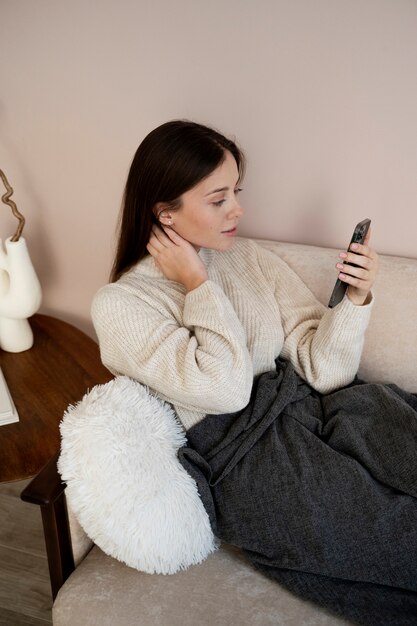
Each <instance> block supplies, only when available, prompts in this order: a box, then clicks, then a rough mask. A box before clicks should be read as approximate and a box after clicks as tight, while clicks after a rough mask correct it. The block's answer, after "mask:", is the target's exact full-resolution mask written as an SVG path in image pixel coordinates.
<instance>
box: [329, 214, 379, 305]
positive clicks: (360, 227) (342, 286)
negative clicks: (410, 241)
mask: <svg viewBox="0 0 417 626" xmlns="http://www.w3.org/2000/svg"><path fill="white" fill-rule="evenodd" d="M370 225H371V220H369V219H366V220H362V222H359V224H356V226H355V230H354V231H353V235H352V239H351V240H350V244H349V245H348V250H349V248H350V246H351V244H352V243H363V242H364V241H365V237H366V234H367V232H368V230H369V226H370ZM346 265H354V264H353V263H346ZM348 286H349V285H348V284H347V283H344V282H342V281H341V280H339V278H338V279H337V280H336V284H335V286H334V289H333V292H332V295H331V296H330V300H329V304H328V305H327V306H328V307H329V308H330V309H332V308H333V307H334V306H336V304H339V302H340V301H341V300H342V298H343V296H344V295H345V292H346V289H347V288H348Z"/></svg>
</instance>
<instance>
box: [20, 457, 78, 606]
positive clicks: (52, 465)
mask: <svg viewBox="0 0 417 626" xmlns="http://www.w3.org/2000/svg"><path fill="white" fill-rule="evenodd" d="M58 457H59V452H57V454H56V455H55V456H54V457H52V459H51V460H50V461H49V462H48V463H47V464H46V465H45V466H44V467H43V468H42V469H41V471H40V472H39V474H37V476H35V478H34V479H33V480H32V481H31V482H30V483H29V484H28V485H27V486H26V487H25V489H24V490H23V491H22V493H21V496H20V497H21V499H22V500H24V501H25V502H30V503H31V504H38V505H39V506H40V507H41V513H42V523H43V531H44V535H45V546H46V554H47V557H48V565H49V576H50V579H51V588H52V597H53V599H55V597H56V595H57V593H58V591H59V589H60V588H61V587H62V585H63V584H64V582H65V581H66V579H67V578H68V577H69V576H70V574H71V573H72V572H73V571H74V569H75V565H74V556H73V552H72V545H71V535H70V527H69V521H68V511H67V505H66V500H65V487H66V485H65V483H63V482H62V481H61V477H60V475H59V473H58V470H57V461H58Z"/></svg>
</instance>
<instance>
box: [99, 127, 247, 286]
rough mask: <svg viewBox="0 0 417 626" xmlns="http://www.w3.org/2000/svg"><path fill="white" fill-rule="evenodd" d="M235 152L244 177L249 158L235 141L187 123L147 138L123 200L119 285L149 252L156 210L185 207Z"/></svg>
mask: <svg viewBox="0 0 417 626" xmlns="http://www.w3.org/2000/svg"><path fill="white" fill-rule="evenodd" d="M226 151H229V152H230V153H231V154H232V155H233V156H234V158H235V160H236V164H237V167H238V171H239V178H240V179H242V178H243V173H244V163H245V159H244V155H243V153H242V151H241V150H240V148H238V146H237V145H236V143H235V142H234V141H232V140H231V139H227V138H226V137H224V136H223V135H222V134H220V133H219V132H217V131H216V130H214V129H212V128H209V127H207V126H202V125H201V124H197V123H195V122H190V121H187V120H174V121H172V122H167V123H166V124H162V126H158V128H155V130H153V131H152V132H150V133H149V135H147V136H146V137H145V139H144V140H143V141H142V143H141V144H140V146H139V148H138V149H137V151H136V154H135V156H134V158H133V161H132V165H131V166H130V170H129V174H128V177H127V182H126V187H125V190H124V195H123V203H122V210H121V214H120V219H119V226H118V245H117V250H116V255H115V259H114V263H113V268H112V272H111V280H112V281H115V280H117V279H118V278H120V277H121V276H122V274H123V273H124V272H126V271H127V270H128V269H130V268H131V267H132V266H133V265H134V264H135V263H137V262H138V261H140V260H141V259H143V258H144V257H145V256H146V255H147V254H148V251H147V249H146V245H147V243H148V241H149V237H150V234H151V229H152V224H155V223H157V218H156V217H155V215H154V212H153V210H154V207H155V206H156V205H157V203H159V202H161V203H166V204H167V205H168V207H169V208H170V209H171V210H175V209H178V208H180V206H181V196H182V194H184V193H185V192H186V191H189V190H190V189H192V187H194V186H195V185H197V183H199V182H200V181H201V180H203V179H204V178H206V176H208V175H209V174H211V173H212V172H213V171H214V170H215V169H216V168H217V167H219V165H221V163H222V162H223V160H224V158H225V154H226Z"/></svg>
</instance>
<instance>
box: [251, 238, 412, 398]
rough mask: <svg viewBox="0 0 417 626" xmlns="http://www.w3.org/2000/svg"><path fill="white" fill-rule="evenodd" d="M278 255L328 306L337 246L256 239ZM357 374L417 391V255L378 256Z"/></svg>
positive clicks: (367, 378)
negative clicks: (334, 247)
mask: <svg viewBox="0 0 417 626" xmlns="http://www.w3.org/2000/svg"><path fill="white" fill-rule="evenodd" d="M255 241H257V243H259V244H260V245H262V246H264V247H265V248H267V249H268V250H271V251H272V252H274V253H275V254H277V255H278V256H280V257H281V258H282V259H284V261H286V263H288V265H289V266H290V267H291V268H292V269H293V270H294V271H295V272H296V273H297V274H298V275H299V276H300V278H301V279H302V280H303V281H304V283H305V284H306V285H307V286H308V287H309V288H310V290H311V291H312V292H313V293H314V295H315V296H316V297H317V298H318V300H320V302H322V303H323V304H325V305H326V306H327V303H328V301H329V298H330V294H331V292H332V289H333V286H334V282H335V280H336V277H337V272H336V269H335V264H336V262H337V260H338V253H339V250H335V249H332V248H321V247H318V246H308V245H303V244H295V243H283V242H276V241H269V240H265V239H256V240H255ZM373 294H374V297H375V303H374V308H373V311H372V317H371V321H370V323H369V327H368V329H367V332H366V339H365V347H364V351H363V355H362V360H361V366H360V369H359V375H360V376H361V378H363V379H365V380H368V381H371V382H393V383H396V384H397V385H399V386H400V387H403V388H404V389H407V390H408V391H413V392H417V259H408V258H405V257H397V256H386V255H380V270H379V274H378V278H377V281H376V284H375V286H374V289H373Z"/></svg>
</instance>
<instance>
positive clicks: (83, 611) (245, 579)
mask: <svg viewBox="0 0 417 626" xmlns="http://www.w3.org/2000/svg"><path fill="white" fill-rule="evenodd" d="M259 243H261V245H264V246H265V247H267V248H269V249H270V250H272V251H273V252H274V253H276V254H279V255H280V256H281V257H282V258H284V259H285V261H287V263H288V264H289V265H290V266H291V267H292V268H293V269H294V270H295V271H296V272H297V273H298V274H299V276H300V277H301V278H302V279H303V280H304V281H305V283H306V284H307V285H309V287H310V288H311V290H312V291H313V292H314V293H315V295H316V296H317V298H318V299H319V300H321V301H322V302H323V303H325V304H327V301H328V299H329V295H330V293H331V290H332V287H333V283H334V280H335V270H334V264H335V262H336V259H337V251H336V250H333V249H328V248H319V247H315V246H306V245H299V244H288V243H278V242H272V241H259ZM374 295H375V306H374V311H373V315H372V319H371V323H370V327H369V329H368V331H367V337H366V343H365V349H364V353H363V358H362V362H361V368H360V375H361V376H362V377H363V378H365V379H367V380H370V381H379V382H388V381H389V382H395V383H397V384H398V385H400V386H402V387H403V388H405V389H407V390H410V391H414V392H416V391H417V368H416V366H415V359H416V357H417V259H406V258H401V257H388V256H381V266H380V274H379V278H378V282H377V284H376V286H375V288H374ZM64 487H65V486H62V485H61V482H60V479H59V476H58V474H57V472H56V458H55V459H53V460H52V461H51V463H50V464H49V466H47V467H46V468H45V469H44V471H43V472H42V473H41V475H39V476H38V477H37V478H35V479H34V481H33V482H32V484H31V485H29V487H27V488H26V490H25V492H24V493H23V494H22V497H23V498H24V499H25V500H26V501H30V502H37V503H38V504H40V505H41V508H42V513H43V519H44V526H45V531H46V543H47V549H48V556H49V563H50V569H51V576H52V589H53V595H54V597H55V596H56V597H55V601H54V606H53V623H54V625H55V626H80V625H83V626H93V625H96V624H97V625H100V626H106V625H108V626H110V625H111V626H113V625H115V624H117V626H133V625H135V626H136V625H138V626H195V625H196V624H199V625H201V626H214V625H216V626H217V625H218V626H234V625H236V626H237V625H241V624H244V625H246V624H247V625H254V626H267V625H272V624H274V625H276V626H307V625H309V626H313V625H314V626H337V625H342V624H348V623H349V622H347V621H345V620H342V619H339V618H337V617H335V616H334V615H332V614H330V613H328V612H327V611H324V610H322V609H321V608H318V607H316V606H313V605H312V604H310V603H309V602H305V601H303V600H301V599H299V598H297V597H295V596H293V595H291V594H290V593H288V592H287V591H286V590H285V589H283V588H281V587H280V586H279V585H278V584H277V583H275V582H273V581H270V580H268V579H267V578H265V577H263V576H262V575H261V574H259V573H257V572H256V571H255V570H254V569H253V568H252V567H251V566H250V565H249V564H248V563H247V562H246V561H245V560H244V558H243V557H242V556H241V554H240V553H239V551H238V550H237V549H236V548H233V547H230V546H222V547H221V548H220V549H219V550H218V551H217V552H215V553H214V554H212V555H211V556H210V557H209V558H207V560H205V561H204V562H203V563H202V564H200V565H195V566H192V567H191V568H189V569H188V570H186V571H183V572H180V573H177V574H174V575H170V576H167V575H165V576H164V575H158V574H153V575H150V574H145V573H143V572H139V571H137V570H134V569H131V568H129V567H127V566H126V565H123V564H122V563H120V562H118V561H116V560H115V559H113V558H111V557H108V556H106V555H105V554H103V552H101V550H100V549H99V548H98V547H97V546H93V547H92V545H91V542H90V541H89V539H88V538H87V537H86V536H85V534H84V533H83V531H82V530H81V528H80V527H79V526H78V524H77V522H76V521H75V520H74V519H73V518H72V516H71V515H70V516H69V517H70V525H71V536H70V538H69V537H68V533H67V530H66V521H67V512H66V507H65V495H64ZM71 549H72V552H73V555H72V554H71ZM73 556H74V559H73ZM74 565H75V566H76V567H75V569H74ZM73 569H74V571H72V570H73ZM61 585H62V586H61Z"/></svg>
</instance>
